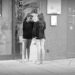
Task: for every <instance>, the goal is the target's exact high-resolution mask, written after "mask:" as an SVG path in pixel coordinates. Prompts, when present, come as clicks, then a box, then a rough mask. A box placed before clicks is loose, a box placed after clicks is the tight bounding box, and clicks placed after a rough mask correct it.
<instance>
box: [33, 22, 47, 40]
mask: <svg viewBox="0 0 75 75" xmlns="http://www.w3.org/2000/svg"><path fill="white" fill-rule="evenodd" d="M45 29H46V23H45V22H44V21H43V22H41V21H38V22H35V23H34V27H33V37H36V39H43V38H45V32H44V31H45Z"/></svg>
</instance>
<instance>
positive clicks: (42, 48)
mask: <svg viewBox="0 0 75 75" xmlns="http://www.w3.org/2000/svg"><path fill="white" fill-rule="evenodd" d="M44 44H45V39H41V60H42V61H43V60H44V59H45V48H44Z"/></svg>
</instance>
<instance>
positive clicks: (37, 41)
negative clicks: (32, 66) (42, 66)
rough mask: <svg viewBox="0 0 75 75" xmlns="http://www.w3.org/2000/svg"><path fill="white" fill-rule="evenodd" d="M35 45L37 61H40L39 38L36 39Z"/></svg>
mask: <svg viewBox="0 0 75 75" xmlns="http://www.w3.org/2000/svg"><path fill="white" fill-rule="evenodd" d="M36 47H37V61H38V62H40V57H41V55H40V53H41V52H40V51H41V50H40V48H41V47H40V40H39V39H37V40H36Z"/></svg>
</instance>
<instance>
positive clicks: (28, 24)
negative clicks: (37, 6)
mask: <svg viewBox="0 0 75 75" xmlns="http://www.w3.org/2000/svg"><path fill="white" fill-rule="evenodd" d="M32 30H33V21H32V16H31V15H30V14H28V15H27V17H26V18H25V19H24V22H23V38H24V45H23V47H24V48H23V50H22V59H23V60H24V59H25V58H26V61H28V60H29V56H30V44H31V40H32Z"/></svg>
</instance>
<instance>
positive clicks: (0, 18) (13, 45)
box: [0, 0, 75, 60]
mask: <svg viewBox="0 0 75 75" xmlns="http://www.w3.org/2000/svg"><path fill="white" fill-rule="evenodd" d="M0 1H1V2H0V59H7V58H8V59H9V58H14V57H15V58H16V57H18V56H20V50H21V49H20V44H19V42H18V38H17V36H18V33H19V35H21V33H20V32H17V30H19V29H20V28H21V27H22V19H23V17H24V16H25V15H23V13H24V14H26V12H29V11H30V10H31V9H28V10H25V7H27V4H29V3H31V5H30V6H31V7H32V6H33V7H38V8H40V11H41V12H43V13H44V17H45V21H46V30H45V35H46V42H45V50H46V59H47V60H51V59H64V58H74V57H75V0H61V13H60V14H54V13H53V14H48V13H47V7H48V6H47V5H48V4H47V1H48V0H0ZM19 1H22V2H23V4H24V5H25V6H24V8H22V6H21V5H22V4H20V6H19V5H18V4H19V3H18V2H19ZM28 6H29V5H28ZM18 10H19V11H18ZM20 11H21V12H20ZM52 15H56V16H57V25H56V26H52V25H51V16H52Z"/></svg>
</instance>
